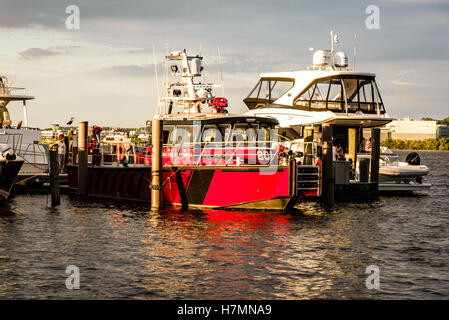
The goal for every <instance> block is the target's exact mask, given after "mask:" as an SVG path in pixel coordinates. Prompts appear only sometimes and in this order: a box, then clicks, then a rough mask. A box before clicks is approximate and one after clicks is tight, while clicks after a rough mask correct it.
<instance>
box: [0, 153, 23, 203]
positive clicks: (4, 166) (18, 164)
mask: <svg viewBox="0 0 449 320" xmlns="http://www.w3.org/2000/svg"><path fill="white" fill-rule="evenodd" d="M22 165H23V161H22V160H9V161H8V160H1V161H0V201H2V202H3V201H5V200H7V199H8V198H9V196H10V193H11V189H12V187H13V186H14V183H15V181H16V178H17V175H18V174H19V171H20V169H21V168H22Z"/></svg>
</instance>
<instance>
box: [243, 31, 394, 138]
mask: <svg viewBox="0 0 449 320" xmlns="http://www.w3.org/2000/svg"><path fill="white" fill-rule="evenodd" d="M331 36H332V49H331V50H314V51H315V52H314V55H313V65H312V66H311V67H309V68H307V69H306V70H302V71H292V72H272V73H263V74H262V75H261V76H260V80H259V82H258V83H257V85H256V86H255V87H254V89H253V90H252V91H251V93H250V94H249V95H248V97H247V98H245V99H244V102H245V104H246V105H247V106H248V108H249V109H250V111H249V112H248V114H251V115H261V116H262V115H263V116H271V117H275V118H276V119H278V121H279V122H280V125H281V127H284V128H292V129H294V130H295V131H297V133H298V134H299V135H301V131H302V128H303V127H304V126H308V125H313V124H322V123H331V124H334V125H337V126H339V125H341V126H357V127H359V126H361V127H377V126H381V125H384V124H386V123H388V122H390V121H391V120H392V119H391V118H390V117H389V116H388V114H387V113H386V112H385V108H384V104H383V101H382V98H381V96H380V93H379V89H378V86H377V84H376V80H375V78H376V75H375V74H374V73H367V72H358V71H350V70H349V69H348V57H347V55H346V54H345V53H344V52H335V50H334V44H336V43H338V37H337V36H336V35H335V36H334V35H333V33H332V32H331Z"/></svg>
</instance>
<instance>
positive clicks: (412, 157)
mask: <svg viewBox="0 0 449 320" xmlns="http://www.w3.org/2000/svg"><path fill="white" fill-rule="evenodd" d="M405 162H407V163H408V164H410V165H412V166H419V165H420V164H421V158H420V157H419V154H417V153H416V152H410V153H409V154H408V155H407V157H406V158H405Z"/></svg>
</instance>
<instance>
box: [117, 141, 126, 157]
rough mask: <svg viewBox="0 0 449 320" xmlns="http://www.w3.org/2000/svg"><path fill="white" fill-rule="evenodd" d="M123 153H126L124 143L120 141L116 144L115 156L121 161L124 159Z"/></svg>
mask: <svg viewBox="0 0 449 320" xmlns="http://www.w3.org/2000/svg"><path fill="white" fill-rule="evenodd" d="M125 153H126V149H125V145H124V144H123V143H120V144H119V145H118V146H117V158H118V159H119V160H120V161H122V160H123V159H125Z"/></svg>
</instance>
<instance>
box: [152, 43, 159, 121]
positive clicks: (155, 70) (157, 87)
mask: <svg viewBox="0 0 449 320" xmlns="http://www.w3.org/2000/svg"><path fill="white" fill-rule="evenodd" d="M153 63H154V73H155V74H156V89H157V101H158V103H157V113H158V114H161V107H160V104H159V102H160V100H161V97H160V93H159V80H158V77H157V63H156V51H155V49H154V46H153Z"/></svg>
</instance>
